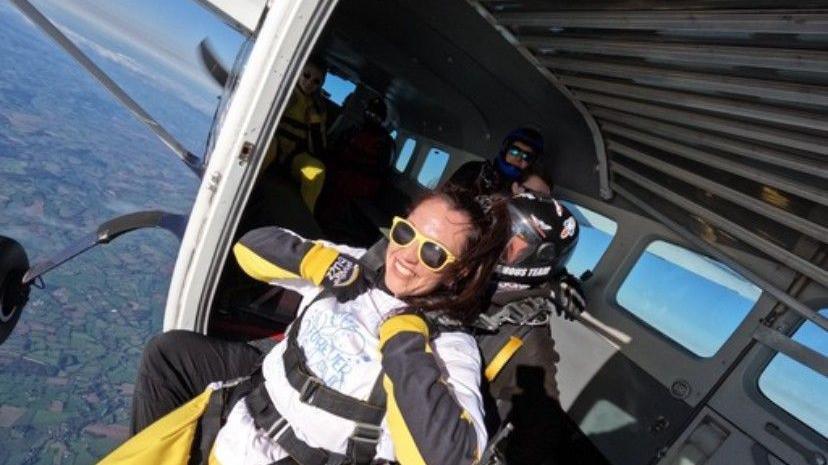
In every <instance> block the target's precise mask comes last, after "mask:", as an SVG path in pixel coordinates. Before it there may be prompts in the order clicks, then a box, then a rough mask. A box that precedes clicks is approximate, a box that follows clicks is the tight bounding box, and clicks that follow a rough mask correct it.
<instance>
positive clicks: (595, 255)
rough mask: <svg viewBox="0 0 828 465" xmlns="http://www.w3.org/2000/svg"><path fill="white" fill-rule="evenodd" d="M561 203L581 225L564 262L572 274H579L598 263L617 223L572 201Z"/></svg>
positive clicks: (613, 234) (616, 227)
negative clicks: (570, 253)
mask: <svg viewBox="0 0 828 465" xmlns="http://www.w3.org/2000/svg"><path fill="white" fill-rule="evenodd" d="M561 203H563V204H564V205H566V208H568V209H569V211H571V212H572V214H573V215H575V218H576V219H577V220H578V225H579V226H580V227H581V234H580V237H579V238H578V245H576V246H575V251H574V252H573V253H572V256H570V257H569V260H568V261H567V262H566V269H567V270H568V271H569V272H570V273H572V274H573V275H575V276H580V275H581V274H582V273H583V272H584V271H587V270H592V269H593V268H595V265H596V264H598V260H600V259H601V257H602V256H603V255H604V252H606V251H607V248H608V247H609V245H610V242H612V238H613V237H614V236H615V231H616V230H617V229H618V224H617V223H616V222H615V221H612V220H611V219H609V218H607V217H606V216H604V215H601V214H599V213H595V212H594V211H592V210H590V209H588V208H584V207H582V206H580V205H576V204H574V203H572V202H566V201H563V202H561Z"/></svg>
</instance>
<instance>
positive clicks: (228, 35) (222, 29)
mask: <svg viewBox="0 0 828 465" xmlns="http://www.w3.org/2000/svg"><path fill="white" fill-rule="evenodd" d="M34 5H35V6H36V7H37V8H39V9H40V10H41V12H42V13H43V14H44V15H45V16H47V17H48V18H49V19H50V20H51V21H52V22H53V23H55V25H56V26H58V28H59V29H61V30H62V31H63V32H64V34H66V35H67V36H69V37H70V39H72V40H73V41H74V42H75V43H76V44H77V45H78V46H80V47H81V48H92V49H94V50H95V52H97V54H98V55H100V56H103V57H105V58H106V59H107V60H109V61H112V62H115V63H117V64H119V65H121V66H124V67H127V68H129V69H130V70H132V71H133V72H136V73H137V74H141V75H143V76H145V77H147V78H150V79H153V80H155V81H156V82H157V83H158V84H159V85H161V86H163V87H166V88H167V90H169V91H173V92H176V94H178V95H179V96H180V97H182V99H183V100H185V101H187V102H188V103H190V104H191V105H192V106H193V107H195V108H197V109H199V110H201V111H204V112H211V111H212V109H214V108H215V95H217V94H218V93H219V92H220V91H221V89H220V88H219V87H218V85H217V84H216V83H214V82H213V81H212V79H211V78H210V77H209V75H208V74H207V73H206V72H205V71H204V70H203V68H202V65H201V63H200V60H199V58H198V54H197V49H196V47H197V45H198V43H199V42H200V41H201V40H202V39H204V38H208V39H209V40H210V43H211V44H212V45H213V47H214V48H215V50H216V53H217V54H218V56H219V57H220V59H221V60H222V62H223V63H225V64H226V65H227V66H231V65H232V64H233V60H234V57H235V55H236V52H237V51H238V49H239V46H240V45H241V43H242V41H243V40H244V37H243V36H242V35H241V34H239V33H238V32H236V31H235V30H233V29H232V28H230V27H228V26H226V25H225V24H223V23H221V22H219V21H218V20H217V19H216V17H215V16H214V15H213V14H212V13H211V12H209V11H207V10H206V9H204V8H203V7H201V6H199V5H197V4H196V3H195V2H189V1H162V0H118V1H112V2H109V1H100V0H98V1H94V0H36V1H35V2H34ZM139 103H141V102H139Z"/></svg>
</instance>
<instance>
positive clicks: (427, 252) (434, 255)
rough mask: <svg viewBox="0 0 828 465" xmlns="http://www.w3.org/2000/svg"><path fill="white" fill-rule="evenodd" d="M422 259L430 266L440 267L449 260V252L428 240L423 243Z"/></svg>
mask: <svg viewBox="0 0 828 465" xmlns="http://www.w3.org/2000/svg"><path fill="white" fill-rule="evenodd" d="M420 260H422V261H423V263H424V264H425V265H426V266H428V267H430V268H440V267H441V266H443V265H445V263H446V260H448V253H447V252H446V249H444V248H443V247H442V246H439V245H437V244H435V243H433V242H430V241H426V242H424V243H423V248H422V251H421V256H420Z"/></svg>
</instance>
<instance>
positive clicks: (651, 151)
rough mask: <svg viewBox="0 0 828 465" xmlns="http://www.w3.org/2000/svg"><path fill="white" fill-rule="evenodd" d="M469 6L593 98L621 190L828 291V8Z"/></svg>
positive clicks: (721, 244)
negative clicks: (827, 257) (827, 259)
mask: <svg viewBox="0 0 828 465" xmlns="http://www.w3.org/2000/svg"><path fill="white" fill-rule="evenodd" d="M472 3H473V4H475V5H476V6H477V7H478V9H480V7H482V9H483V10H485V11H484V15H485V16H489V19H490V21H492V22H493V23H494V26H495V27H497V28H498V29H500V30H501V32H502V33H503V34H504V35H505V36H506V37H507V38H508V39H509V40H511V41H514V42H515V43H516V45H518V46H519V47H522V48H524V49H525V51H528V52H529V54H531V56H532V57H533V58H534V60H535V61H536V64H537V65H538V66H540V67H542V68H545V69H542V70H543V71H549V72H551V73H552V74H553V75H554V76H555V77H556V78H557V79H558V80H559V81H560V82H561V83H563V84H564V85H565V86H566V87H567V88H568V89H569V90H570V91H571V93H572V94H573V96H574V97H575V98H576V99H577V100H579V101H580V102H581V103H583V104H584V105H586V107H587V109H588V110H589V113H590V114H591V115H592V116H593V117H594V118H595V119H596V121H597V123H598V125H599V127H600V130H601V135H602V136H603V139H604V143H605V147H606V157H607V159H608V166H609V171H610V175H611V184H610V186H611V187H612V189H613V191H614V193H616V194H620V195H622V196H623V197H625V198H627V199H628V200H630V201H632V202H633V203H636V204H639V205H641V204H646V207H647V208H646V209H649V210H650V211H651V213H653V214H654V215H655V216H658V217H662V218H663V219H665V222H672V223H674V224H676V225H679V226H681V227H684V228H686V229H687V230H690V231H693V232H694V234H695V235H696V236H698V237H699V238H702V239H704V240H705V241H706V242H708V243H711V244H713V245H714V246H715V247H717V249H719V250H721V251H725V250H727V247H731V246H735V247H739V248H745V249H750V250H752V251H754V252H755V253H757V254H759V255H763V256H765V257H768V258H770V259H772V260H774V261H776V262H777V263H780V264H782V265H783V266H785V267H787V268H790V269H791V270H794V271H795V272H797V273H799V274H801V275H804V276H806V277H807V278H809V279H811V280H813V281H815V282H817V283H820V284H821V285H823V286H825V287H828V271H826V267H825V263H824V257H825V253H824V252H825V249H826V243H828V182H826V181H827V180H828V4H826V3H825V2H808V3H800V4H801V5H803V7H801V8H799V9H792V8H790V7H786V8H775V7H776V6H777V5H779V4H784V3H781V2H772V1H765V2H760V3H757V2H745V1H723V2H713V1H697V2H687V1H683V2H660V3H655V2H644V1H634V2H631V1H626V2H614V3H613V2H578V3H575V2H567V1H560V2H540V1H502V0H498V1H480V2H472ZM787 3H788V4H790V2H787ZM591 5H598V6H591ZM760 6H761V7H763V8H764V9H756V8H758V7H760ZM805 6H807V8H808V9H805V8H804V7H805ZM652 7H658V8H661V9H651V8H652ZM590 8H594V9H590ZM599 155H600V154H599ZM746 265H747V266H749V264H746Z"/></svg>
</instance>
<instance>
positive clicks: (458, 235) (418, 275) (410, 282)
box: [385, 197, 471, 297]
mask: <svg viewBox="0 0 828 465" xmlns="http://www.w3.org/2000/svg"><path fill="white" fill-rule="evenodd" d="M407 219H408V221H409V222H410V223H411V224H412V225H413V226H414V227H415V228H416V229H417V230H418V231H419V232H420V233H421V234H423V235H425V236H426V237H428V238H429V239H432V240H434V241H436V242H438V243H439V244H442V245H443V246H445V247H446V248H447V249H448V251H449V252H450V253H451V254H452V255H454V256H455V257H458V258H459V257H460V256H461V255H462V253H463V251H464V249H465V247H466V243H467V241H468V238H469V234H470V232H471V228H470V226H469V217H468V216H467V215H466V213H464V212H462V211H458V210H453V209H452V208H451V206H450V205H449V203H448V202H447V201H446V200H445V199H443V198H440V197H433V198H430V199H428V200H426V201H424V202H422V203H421V204H420V205H418V206H417V208H415V209H414V210H413V211H412V212H411V214H410V215H408V218H407ZM418 250H419V242H418V241H416V240H414V241H411V243H410V244H408V245H406V246H404V247H402V246H398V245H396V244H394V243H393V242H392V243H389V244H388V250H387V251H386V253H385V285H386V287H387V288H388V290H390V291H391V293H392V294H394V295H395V296H396V297H407V296H418V295H425V294H428V293H429V292H431V291H433V290H435V289H437V287H438V286H440V284H442V283H445V282H447V281H448V276H446V271H447V270H451V267H447V268H444V269H443V270H442V271H439V272H435V271H432V270H430V269H429V268H428V267H426V266H425V265H424V264H423V263H422V262H421V261H420V259H419V257H418Z"/></svg>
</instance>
